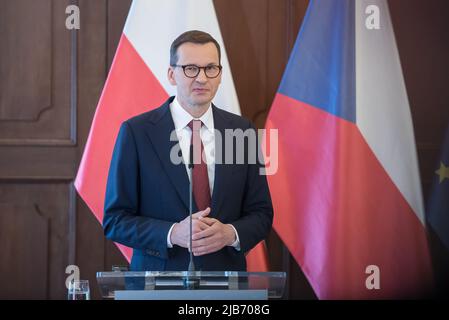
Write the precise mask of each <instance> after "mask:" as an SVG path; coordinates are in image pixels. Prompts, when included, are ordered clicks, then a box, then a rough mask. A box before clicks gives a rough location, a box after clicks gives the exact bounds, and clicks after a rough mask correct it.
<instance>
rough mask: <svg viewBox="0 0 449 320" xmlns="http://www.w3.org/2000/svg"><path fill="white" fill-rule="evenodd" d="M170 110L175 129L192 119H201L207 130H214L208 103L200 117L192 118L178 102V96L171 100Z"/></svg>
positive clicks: (180, 127) (184, 125)
mask: <svg viewBox="0 0 449 320" xmlns="http://www.w3.org/2000/svg"><path fill="white" fill-rule="evenodd" d="M170 112H171V115H172V118H173V122H174V124H175V129H176V131H179V130H182V129H184V128H185V127H186V126H187V125H188V124H189V122H190V121H192V119H195V120H201V121H202V122H203V124H204V126H205V127H206V129H207V130H209V131H213V130H214V117H213V114H212V107H211V105H209V107H208V108H207V111H206V112H205V113H204V114H203V115H202V116H201V117H200V118H194V117H192V115H191V114H190V113H188V112H187V111H186V110H185V109H184V108H183V107H182V106H181V104H180V103H179V101H178V98H177V97H175V99H173V102H172V103H171V104H170Z"/></svg>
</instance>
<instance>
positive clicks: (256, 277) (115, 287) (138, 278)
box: [97, 271, 286, 300]
mask: <svg viewBox="0 0 449 320" xmlns="http://www.w3.org/2000/svg"><path fill="white" fill-rule="evenodd" d="M285 281H286V274H285V272H236V271H213V272H212V271H195V272H189V271H145V272H132V271H125V272H123V271H113V272H98V273H97V282H98V285H99V288H100V292H101V295H102V297H103V298H105V299H116V300H267V299H281V298H282V296H283V294H284V287H285Z"/></svg>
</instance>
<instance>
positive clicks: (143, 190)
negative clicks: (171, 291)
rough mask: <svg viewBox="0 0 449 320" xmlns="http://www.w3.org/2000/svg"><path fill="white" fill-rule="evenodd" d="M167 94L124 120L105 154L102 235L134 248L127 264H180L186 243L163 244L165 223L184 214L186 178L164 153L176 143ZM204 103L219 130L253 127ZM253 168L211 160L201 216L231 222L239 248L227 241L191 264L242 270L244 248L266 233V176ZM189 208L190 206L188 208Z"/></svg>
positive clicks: (269, 211)
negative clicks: (207, 199) (208, 194)
mask: <svg viewBox="0 0 449 320" xmlns="http://www.w3.org/2000/svg"><path fill="white" fill-rule="evenodd" d="M173 99H174V97H170V98H169V99H168V100H167V101H166V102H165V103H164V104H163V105H162V106H161V107H159V108H157V109H155V110H152V111H149V112H146V113H143V114H141V115H139V116H136V117H134V118H131V119H129V120H127V121H125V122H124V123H123V124H122V126H121V128H120V132H119V134H118V137H117V140H116V144H115V148H114V152H113V155H112V160H111V165H110V169H109V176H108V183H107V187H106V197H105V208H104V211H105V214H104V219H103V228H104V233H105V236H106V237H107V238H108V239H111V240H113V241H115V242H118V243H121V244H124V245H126V246H128V247H132V248H133V249H134V251H133V257H132V260H131V268H130V269H131V270H134V271H143V270H153V271H164V270H187V268H188V263H189V253H188V250H187V249H185V248H182V247H179V246H173V248H167V234H168V231H169V229H170V227H171V226H172V224H173V223H175V222H179V221H181V220H183V219H184V218H186V217H187V216H188V214H189V178H188V175H187V171H186V168H185V165H184V163H181V164H178V165H175V164H173V163H172V161H171V160H170V151H171V149H172V147H173V146H174V145H175V144H177V143H178V142H177V141H170V134H171V133H172V131H173V130H175V126H174V123H173V119H172V116H171V112H170V109H169V105H170V103H171V102H172V101H173ZM212 110H213V117H214V126H215V129H216V130H219V131H220V132H221V133H222V137H224V136H225V135H224V130H225V129H237V128H240V129H242V130H246V129H253V130H255V129H254V127H253V126H252V125H251V123H250V122H249V121H248V120H246V119H244V118H242V117H240V116H237V115H234V114H232V113H229V112H226V111H224V110H221V109H218V108H217V107H215V106H214V105H212ZM224 145H225V144H224V143H223V147H224ZM217 147H218V146H217V145H216V148H217ZM245 150H246V152H247V146H246V149H245ZM223 159H224V158H223ZM223 162H224V161H223ZM260 167H261V165H260V164H248V161H245V163H244V164H215V180H214V188H213V194H212V199H211V213H210V214H209V217H213V218H216V219H218V220H220V221H221V222H222V223H231V224H232V225H233V226H234V227H235V229H236V230H237V232H238V235H239V238H240V248H241V250H240V251H238V250H236V249H235V248H233V247H230V246H228V247H224V248H223V249H221V250H219V251H217V252H215V253H211V254H208V255H204V256H199V257H194V262H195V266H196V269H197V270H203V271H223V270H226V271H228V270H229V271H244V270H246V260H245V255H244V254H245V253H246V252H247V251H248V250H250V249H251V248H252V247H254V246H255V245H256V244H257V243H258V242H259V241H261V240H263V239H264V238H266V236H267V235H268V233H269V231H270V229H271V225H272V221H273V207H272V203H271V198H270V193H269V190H268V184H267V180H266V176H264V175H260V174H259V168H260ZM196 211H197V209H196V206H195V205H194V211H193V212H196Z"/></svg>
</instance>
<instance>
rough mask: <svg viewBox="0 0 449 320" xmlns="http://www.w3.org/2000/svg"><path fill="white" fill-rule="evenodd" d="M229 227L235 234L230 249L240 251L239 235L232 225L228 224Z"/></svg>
mask: <svg viewBox="0 0 449 320" xmlns="http://www.w3.org/2000/svg"><path fill="white" fill-rule="evenodd" d="M230 226H231V227H232V229H234V232H235V241H234V243H233V244H231V247H234V249H235V250H237V251H240V238H239V234H238V232H237V230H236V229H235V228H234V226H233V225H232V224H230Z"/></svg>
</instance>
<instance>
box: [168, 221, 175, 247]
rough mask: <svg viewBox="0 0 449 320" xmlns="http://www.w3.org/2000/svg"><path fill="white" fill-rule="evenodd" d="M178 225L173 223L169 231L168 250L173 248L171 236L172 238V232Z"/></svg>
mask: <svg viewBox="0 0 449 320" xmlns="http://www.w3.org/2000/svg"><path fill="white" fill-rule="evenodd" d="M175 224H176V223H173V224H172V226H171V227H170V230H168V234H167V248H173V244H172V243H171V241H170V236H171V232H172V230H173V227H174V226H175Z"/></svg>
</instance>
